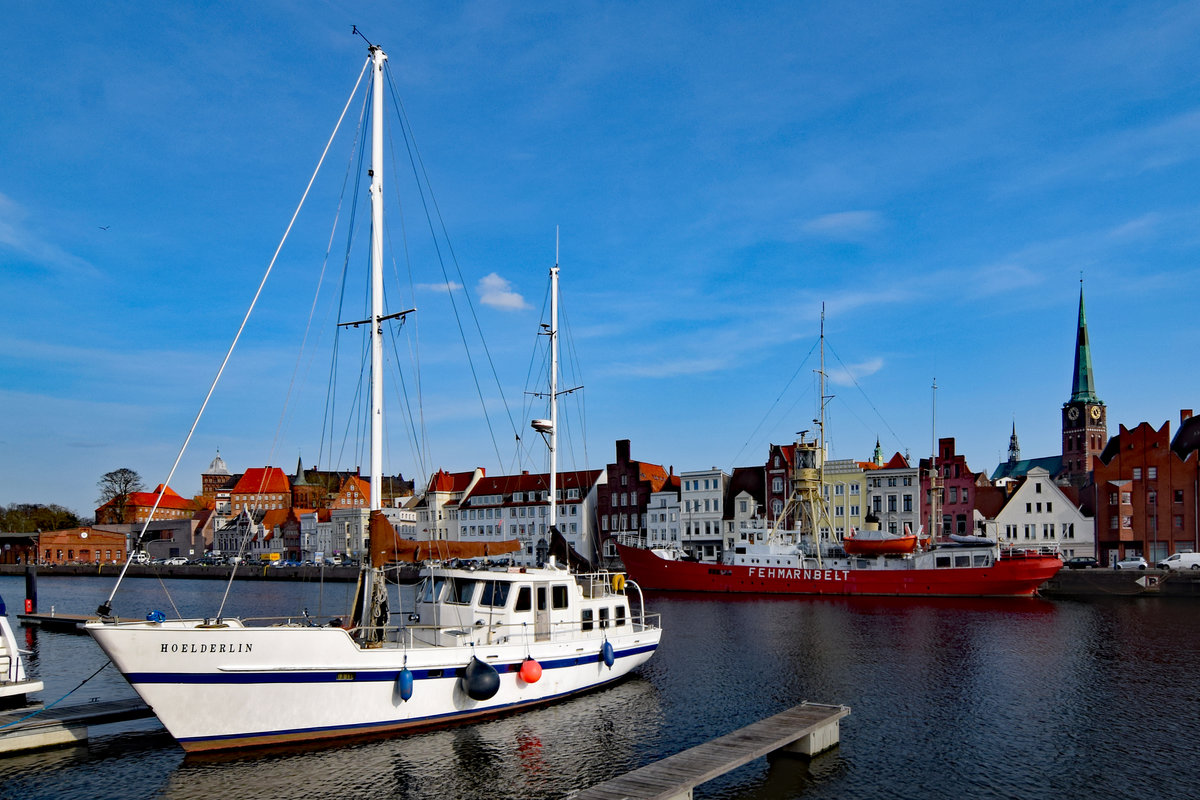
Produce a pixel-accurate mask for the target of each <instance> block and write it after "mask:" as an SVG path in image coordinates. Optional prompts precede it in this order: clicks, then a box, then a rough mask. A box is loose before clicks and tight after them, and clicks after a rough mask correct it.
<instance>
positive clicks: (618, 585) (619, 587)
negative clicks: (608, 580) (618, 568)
mask: <svg viewBox="0 0 1200 800" xmlns="http://www.w3.org/2000/svg"><path fill="white" fill-rule="evenodd" d="M612 587H613V591H614V592H623V591H625V576H624V575H622V574H621V573H619V572H618V573H617V574H616V575H613V576H612Z"/></svg>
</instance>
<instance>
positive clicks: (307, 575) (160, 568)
mask: <svg viewBox="0 0 1200 800" xmlns="http://www.w3.org/2000/svg"><path fill="white" fill-rule="evenodd" d="M230 569H231V567H217V566H201V565H199V564H185V565H182V566H177V567H168V566H165V565H162V564H131V565H130V566H129V572H128V573H126V575H127V576H128V577H133V578H139V577H144V578H155V577H161V578H210V579H219V580H228V579H229V570H230ZM24 574H25V565H24V564H0V575H24ZM37 574H38V577H39V578H46V577H53V576H55V575H70V576H80V575H90V576H95V575H102V576H108V577H114V578H115V577H116V576H117V575H119V574H121V565H120V564H55V565H42V566H39V567H38V572H37ZM236 577H237V578H238V579H244V580H282V581H295V580H306V581H318V580H326V581H353V580H356V579H357V578H358V567H271V566H248V565H241V566H239V567H238V568H237V575H236Z"/></svg>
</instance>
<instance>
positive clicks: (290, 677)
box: [86, 45, 662, 751]
mask: <svg viewBox="0 0 1200 800" xmlns="http://www.w3.org/2000/svg"><path fill="white" fill-rule="evenodd" d="M369 58H370V62H369V63H370V66H371V69H372V76H373V83H374V90H373V91H374V95H373V97H374V105H373V108H374V115H375V120H374V124H373V140H374V141H373V145H374V146H373V153H372V165H371V167H372V172H371V175H372V178H371V195H372V222H373V224H372V242H371V274H372V281H371V283H372V293H373V299H372V317H373V318H372V319H370V320H366V322H369V323H370V328H371V350H372V364H373V366H372V369H371V482H372V486H371V497H370V500H371V508H372V513H373V514H374V513H375V512H377V511H378V510H379V507H380V500H381V496H382V492H381V487H380V485H379V483H378V482H379V478H380V476H381V475H382V455H381V454H382V430H383V429H382V397H383V391H382V381H381V377H382V356H381V352H382V351H381V348H382V336H381V332H380V326H381V324H382V322H383V320H385V319H387V317H385V316H384V314H383V305H382V299H381V295H382V263H381V262H382V235H383V234H382V232H383V224H382V213H383V212H382V176H383V174H384V170H383V165H382V158H383V138H382V137H383V131H382V122H381V120H382V114H381V112H382V98H383V96H384V92H383V69H384V63H385V61H386V58H387V56H386V55H385V54H384V52H383V50H381V49H380V48H379V47H377V46H374V45H372V46H371V48H370V56H369ZM557 276H558V267H557V265H556V266H555V267H553V268H552V270H551V278H552V282H553V284H554V287H555V289H554V291H555V292H557ZM556 307H557V306H556V305H555V309H556ZM552 316H556V315H555V314H553V312H552ZM557 325H558V321H557V319H554V320H553V321H552V324H551V331H550V335H551V346H552V351H553V353H554V356H555V357H556V355H557V345H556V341H555V337H556V336H557ZM552 360H553V359H552ZM556 370H557V364H553V365H552V368H551V375H552V376H553V375H554V374H555V372H556ZM552 380H553V379H552ZM554 395H555V389H554V387H553V384H552V387H551V393H550V398H551V408H552V409H553V408H554V400H555V397H554ZM555 422H556V420H555V418H554V413H553V411H552V413H551V421H550V422H549V423H548V424H547V423H546V421H544V420H537V421H535V427H536V428H538V429H539V430H543V431H544V432H545V433H547V434H548V436H549V442H548V443H549V444H550V447H551V453H553V452H554V447H555V444H554V437H555V435H556V431H555V429H554V428H555V424H554V423H555ZM550 476H551V481H553V480H554V477H555V475H554V464H553V463H552V465H551V471H550ZM550 503H551V508H552V509H553V508H554V505H553V504H554V489H553V483H552V484H551V492H550ZM379 519H381V517H378V516H376V517H373V525H374V524H375V523H376V522H377V521H378V520H379ZM552 519H553V517H552ZM384 524H386V523H384ZM388 530H389V531H390V527H389V528H388ZM379 549H380V548H379V546H378V543H377V544H376V546H373V547H370V548H368V550H369V551H375V552H378V551H379ZM368 561H369V559H368ZM423 578H424V586H423V587H422V590H421V592H420V593H419V594H418V596H417V599H416V608H415V609H413V610H412V612H411V613H408V614H405V615H400V614H396V615H393V614H391V613H389V611H388V608H387V592H386V586H385V583H384V581H383V576H382V573H381V572H380V571H379V569H378V568H377V567H376V566H371V565H370V564H369V563H368V564H364V569H363V573H362V583H361V585H360V590H359V593H358V600H357V601H356V606H357V608H356V611H355V613H354V614H353V615H352V620H351V623H350V624H349V625H348V626H346V627H316V626H312V625H310V624H307V623H306V622H301V623H297V622H295V621H291V620H266V621H263V620H250V619H235V618H228V617H226V618H209V619H165V618H163V615H161V614H160V613H157V612H156V613H153V614H151V615H150V616H151V617H152V618H149V619H146V620H138V621H123V620H120V619H118V618H116V617H114V616H112V615H111V608H110V607H109V603H106V604H105V605H104V606H102V607H101V609H100V613H101V614H102V616H101V618H100V619H98V620H95V621H91V622H89V623H87V625H86V628H87V631H88V632H89V633H90V634H91V635H92V636H93V637H94V638H95V640H96V642H97V643H98V644H99V645H100V647H101V648H102V649H103V650H104V652H105V653H106V654H107V655H108V656H109V657H110V658H111V659H112V661H113V663H114V664H115V665H116V667H117V668H118V669H119V670H120V671H121V674H122V675H124V676H125V678H126V679H127V680H128V681H129V683H130V684H131V685H132V686H133V688H134V689H135V690H136V691H137V693H138V694H139V695H140V696H141V697H142V699H143V700H145V701H146V703H147V704H148V705H149V706H150V707H151V708H152V709H153V710H154V712H155V714H156V715H157V716H158V718H159V719H160V720H161V721H162V723H163V725H164V726H165V727H166V728H167V730H168V731H170V733H171V734H172V735H173V736H174V737H175V738H176V740H177V741H178V742H179V743H180V745H181V746H182V747H183V748H184V749H185V750H188V751H204V750H218V749H228V748H240V747H248V746H261V745H270V744H280V743H291V742H303V741H312V740H325V739H336V738H340V737H351V736H364V735H374V734H383V733H389V732H395V731H403V730H409V729H415V728H420V727H430V726H436V725H443V724H449V723H456V722H460V721H463V720H467V719H472V718H479V717H484V716H490V715H495V714H498V713H503V712H506V711H510V710H514V709H519V708H523V707H527V706H532V705H535V704H541V703H547V702H550V701H553V700H557V699H560V698H563V697H566V696H569V695H572V694H575V693H578V692H581V691H585V690H589V689H593V688H595V687H597V686H600V685H603V684H605V683H609V682H612V681H615V680H617V679H619V678H621V677H623V676H625V675H627V674H628V673H629V672H630V671H631V670H633V669H635V668H636V667H638V666H639V665H641V664H643V663H644V662H645V661H646V660H647V659H649V658H650V656H651V655H652V654H653V653H654V651H655V649H656V648H657V646H658V643H659V640H660V638H661V635H662V630H661V628H660V627H659V625H658V624H657V620H656V618H654V617H651V616H647V615H646V614H645V613H644V612H643V609H644V604H643V603H641V602H638V603H635V604H631V602H630V598H631V595H632V594H636V595H637V596H638V598H639V601H640V600H641V590H640V589H638V588H637V586H636V585H635V584H634V583H632V582H629V583H626V581H625V578H624V575H621V574H612V573H607V572H599V573H593V574H587V575H579V574H573V573H571V572H570V571H569V570H567V569H565V568H564V567H561V566H558V565H556V564H555V563H554V562H553V560H551V562H550V563H549V564H548V565H546V566H544V567H536V568H533V567H531V568H517V567H490V566H488V565H487V564H476V563H475V562H472V563H471V564H470V565H469V566H464V565H463V564H462V562H460V561H450V562H445V563H430V564H428V565H426V567H425V568H424V570H423ZM114 592H115V590H114ZM110 602H111V598H110ZM393 618H397V619H400V620H401V624H398V625H397V624H393Z"/></svg>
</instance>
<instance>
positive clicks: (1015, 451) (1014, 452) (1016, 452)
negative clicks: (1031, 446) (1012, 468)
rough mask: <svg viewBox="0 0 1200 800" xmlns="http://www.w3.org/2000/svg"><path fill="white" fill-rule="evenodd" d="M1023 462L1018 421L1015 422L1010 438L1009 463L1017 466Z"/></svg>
mask: <svg viewBox="0 0 1200 800" xmlns="http://www.w3.org/2000/svg"><path fill="white" fill-rule="evenodd" d="M1020 460H1021V445H1020V444H1019V443H1018V442H1017V421H1016V420H1013V431H1012V436H1010V437H1008V463H1009V464H1016V463H1017V462H1018V461H1020Z"/></svg>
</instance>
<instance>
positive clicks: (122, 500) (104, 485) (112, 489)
mask: <svg viewBox="0 0 1200 800" xmlns="http://www.w3.org/2000/svg"><path fill="white" fill-rule="evenodd" d="M96 485H97V486H99V487H100V499H99V501H98V502H97V505H101V506H102V505H104V504H105V503H108V502H111V503H112V521H113V522H125V506H126V505H128V503H129V495H131V494H133V493H134V492H144V491H146V487H145V485H144V484H143V483H142V476H141V475H138V474H137V473H136V472H134V471H133V470H131V469H129V468H128V467H121V468H120V469H114V470H113V471H112V472H106V473H104V474H103V475H102V476H101V477H100V480H99V482H98V483H97V484H96ZM96 521H97V522H100V520H99V519H97V520H96Z"/></svg>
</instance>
